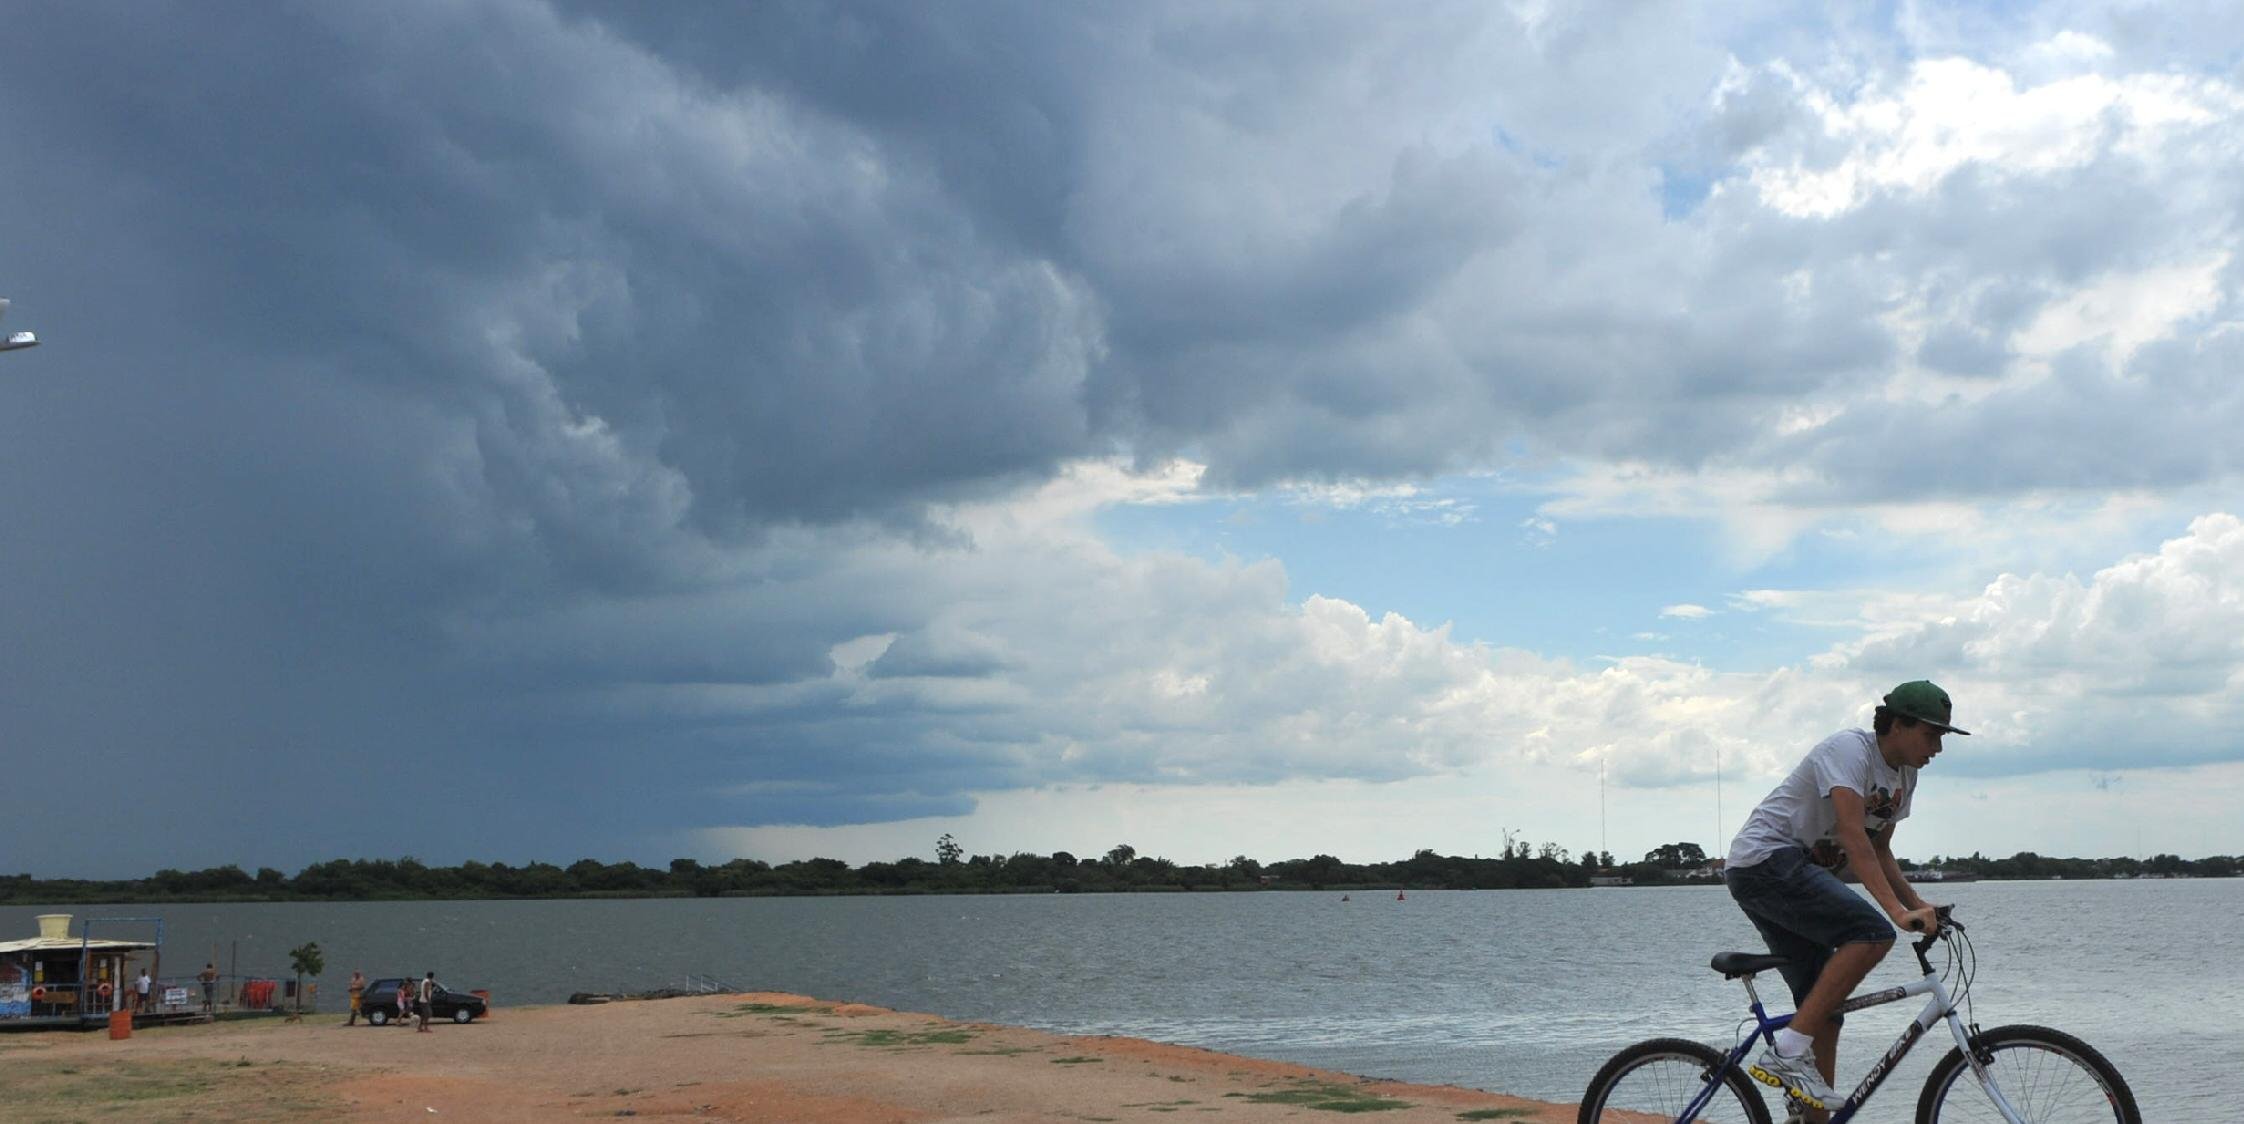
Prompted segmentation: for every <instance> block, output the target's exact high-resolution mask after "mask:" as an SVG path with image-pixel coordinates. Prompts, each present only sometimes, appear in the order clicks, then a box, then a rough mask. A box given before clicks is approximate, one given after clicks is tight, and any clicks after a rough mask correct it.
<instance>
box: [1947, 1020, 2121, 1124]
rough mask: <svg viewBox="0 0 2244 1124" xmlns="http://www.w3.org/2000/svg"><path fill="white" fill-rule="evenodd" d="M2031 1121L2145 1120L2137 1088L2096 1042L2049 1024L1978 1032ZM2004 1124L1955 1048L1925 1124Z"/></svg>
mask: <svg viewBox="0 0 2244 1124" xmlns="http://www.w3.org/2000/svg"><path fill="white" fill-rule="evenodd" d="M1971 1045H1972V1049H1973V1050H1974V1051H1976V1052H1977V1053H1978V1054H1979V1055H1980V1057H1981V1058H1982V1060H1983V1062H1984V1064H1985V1065H1986V1066H1987V1072H1988V1074H1989V1075H1990V1076H1992V1077H1993V1078H1994V1079H1995V1086H1996V1087H1997V1088H1999V1089H2001V1090H2002V1095H2003V1099H2005V1100H2007V1101H2009V1102H2010V1107H2012V1108H2015V1109H2017V1110H2018V1113H2019V1115H2020V1116H2023V1117H2025V1119H2026V1124H2142V1121H2143V1115H2142V1113H2141V1112H2140V1111H2138V1110H2137V1109H2136V1108H2135V1093H2134V1090H2132V1089H2129V1088H2128V1087H2127V1081H2126V1079H2124V1078H2122V1077H2121V1076H2120V1075H2119V1071H2118V1070H2117V1069H2114V1068H2112V1063H2110V1062H2108V1061H2105V1060H2104V1055H2102V1054H2099V1053H2097V1052H2096V1051H2095V1049H2094V1048H2093V1047H2091V1046H2089V1045H2088V1043H2086V1042H2083V1041H2081V1040H2080V1039H2078V1038H2075V1037H2073V1036H2072V1035H2070V1034H2066V1033H2064V1032H2063V1031H2056V1030H2051V1029H2049V1028H2048V1027H2043V1026H1998V1027H1996V1028H1995V1029H1993V1030H1988V1031H1981V1032H1980V1033H1978V1034H1976V1035H1973V1036H1972V1039H1971ZM1981 1121H1986V1122H1989V1124H2002V1113H2001V1111H1999V1110H1997V1109H1996V1108H1995V1103H1994V1102H1993V1101H1991V1100H1989V1099H1987V1096H1986V1094H1984V1093H1982V1092H1981V1091H1980V1089H1979V1081H1978V1079H1977V1078H1975V1077H1973V1076H1972V1073H1971V1067H1970V1066H1968V1065H1966V1064H1965V1062H1964V1056H1963V1052H1962V1051H1960V1050H1953V1049H1951V1050H1949V1051H1948V1056H1947V1057H1944V1058H1942V1059H1940V1064H1938V1065H1935V1066H1933V1067H1932V1076H1931V1077H1929V1078H1927V1079H1926V1080H1925V1091H1924V1095H1923V1096H1921V1097H1919V1098H1918V1100H1917V1124H1980V1122H1981Z"/></svg>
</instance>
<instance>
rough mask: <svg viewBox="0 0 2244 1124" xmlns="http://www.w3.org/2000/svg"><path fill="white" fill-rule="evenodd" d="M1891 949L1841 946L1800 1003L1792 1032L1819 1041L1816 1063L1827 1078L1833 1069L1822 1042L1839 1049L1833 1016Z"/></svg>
mask: <svg viewBox="0 0 2244 1124" xmlns="http://www.w3.org/2000/svg"><path fill="white" fill-rule="evenodd" d="M1892 947H1893V942H1892V941H1891V940H1885V941H1856V942H1854V943H1852V944H1843V945H1840V946H1839V947H1838V949H1837V950H1835V951H1833V952H1832V954H1831V959H1830V960H1829V961H1828V962H1826V963H1825V964H1824V965H1823V972H1822V974H1821V975H1818V976H1817V977H1816V979H1815V986H1814V987H1812V988H1810V989H1808V994H1807V996H1806V997H1805V998H1803V999H1801V1000H1800V1006H1799V1009H1798V1010H1797V1011H1796V1012H1795V1013H1794V1014H1793V1016H1792V1029H1794V1030H1797V1031H1799V1032H1800V1033H1802V1034H1805V1035H1807V1036H1808V1037H1810V1038H1813V1039H1815V1040H1816V1044H1817V1047H1818V1048H1817V1050H1816V1060H1817V1061H1818V1062H1819V1063H1822V1064H1823V1068H1824V1076H1825V1078H1827V1079H1828V1078H1829V1077H1830V1076H1831V1074H1830V1068H1831V1067H1830V1063H1828V1062H1826V1061H1824V1058H1823V1050H1822V1049H1821V1046H1822V1043H1823V1040H1824V1039H1825V1038H1826V1037H1829V1038H1830V1040H1831V1043H1832V1049H1833V1050H1836V1049H1838V1042H1839V1027H1838V1024H1837V1023H1834V1022H1832V1021H1831V1015H1832V1013H1833V1012H1835V1011H1837V1010H1838V1009H1839V1004H1841V1003H1844V1002H1846V1000H1847V996H1850V995H1853V994H1854V989H1855V988H1856V987H1859V986H1861V984H1862V981H1863V978H1864V977H1866V976H1868V975H1869V974H1870V969H1872V968H1875V967H1877V966H1878V961H1880V960H1883V959H1885V958H1886V950H1888V949H1890V948H1892ZM1826 1031H1828V1032H1829V1033H1828V1035H1826V1033H1825V1032H1826Z"/></svg>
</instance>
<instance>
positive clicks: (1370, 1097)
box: [1224, 1084, 1410, 1112]
mask: <svg viewBox="0 0 2244 1124" xmlns="http://www.w3.org/2000/svg"><path fill="white" fill-rule="evenodd" d="M1224 1096H1227V1097H1238V1098H1240V1099H1242V1100H1245V1101H1247V1102H1249V1103H1251V1104H1288V1105H1298V1106H1300V1107H1302V1108H1313V1109H1316V1110H1318V1111H1320V1112H1391V1111H1393V1110H1395V1109H1398V1108H1409V1107H1410V1102H1409V1101H1401V1100H1396V1099H1395V1098H1393V1097H1382V1096H1379V1095H1377V1094H1375V1093H1366V1092H1364V1091H1363V1090H1361V1089H1351V1088H1348V1087H1347V1086H1345V1085H1325V1084H1310V1085H1299V1086H1295V1087H1294V1088H1291V1089H1280V1090H1277V1091H1276V1092H1270V1093H1225V1094H1224Z"/></svg>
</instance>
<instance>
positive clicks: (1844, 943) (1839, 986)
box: [1723, 679, 1969, 1121]
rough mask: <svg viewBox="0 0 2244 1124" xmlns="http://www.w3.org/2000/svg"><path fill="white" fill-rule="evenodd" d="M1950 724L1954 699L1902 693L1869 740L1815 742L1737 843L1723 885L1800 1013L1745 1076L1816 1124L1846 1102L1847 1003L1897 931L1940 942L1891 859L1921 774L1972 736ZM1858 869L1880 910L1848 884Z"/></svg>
mask: <svg viewBox="0 0 2244 1124" xmlns="http://www.w3.org/2000/svg"><path fill="white" fill-rule="evenodd" d="M1952 715H1953V707H1952V705H1951V704H1950V702H1949V699H1948V692H1946V691H1943V690H1941V689H1940V688H1939V687H1938V686H1936V685H1934V684H1933V683H1931V682H1930V681H1928V680H1923V679H1919V680H1915V681H1912V682H1908V683H1903V684H1902V685H1900V686H1898V687H1895V688H1894V689H1893V690H1892V691H1891V692H1889V693H1888V694H1887V695H1886V697H1885V698H1884V699H1883V700H1881V701H1880V703H1879V705H1878V707H1877V711H1876V715H1875V718H1874V719H1873V721H1872V727H1873V729H1872V731H1871V732H1865V731H1862V730H1841V731H1840V732H1838V733H1836V734H1833V735H1831V736H1830V737H1828V738H1825V739H1823V740H1822V741H1821V742H1818V743H1817V744H1816V747H1815V748H1814V749H1812V750H1810V751H1808V755H1807V757H1806V758H1804V759H1803V760H1802V761H1801V762H1800V764H1799V765H1798V766H1797V767H1795V768H1794V769H1793V770H1792V772H1791V774H1790V775H1789V776H1787V777H1785V778H1784V781H1783V782H1782V783H1780V784H1778V785H1777V787H1776V788H1775V789H1774V790H1773V791H1771V792H1770V793H1769V795H1768V796H1766V797H1764V798H1763V799H1762V801H1761V803H1760V805H1759V806H1758V807H1756V808H1754V809H1753V814H1752V815H1750V816H1747V817H1746V820H1745V826H1744V827H1742V828H1740V829H1739V830H1738V834H1737V839H1736V840H1735V841H1733V842H1732V843H1731V844H1730V854H1729V858H1728V860H1727V861H1726V862H1725V863H1724V864H1723V865H1724V870H1723V879H1724V880H1725V881H1726V882H1728V883H1729V886H1730V896H1731V897H1732V898H1735V899H1736V900H1737V903H1738V907H1739V908H1740V909H1743V910H1744V911H1745V915H1746V917H1747V918H1748V919H1750V920H1751V921H1752V922H1753V927H1754V928H1755V929H1758V930H1760V932H1761V938H1762V939H1763V940H1765V941H1767V942H1768V945H1769V951H1770V952H1772V953H1774V954H1776V955H1778V956H1782V957H1784V958H1785V960H1786V963H1785V966H1784V967H1783V968H1782V969H1781V971H1782V972H1783V974H1784V982H1785V983H1786V984H1788V985H1790V987H1791V989H1792V1000H1793V1004H1794V1014H1793V1016H1792V1024H1791V1025H1790V1026H1787V1027H1785V1028H1784V1029H1782V1030H1779V1031H1778V1032H1777V1034H1776V1038H1775V1039H1774V1040H1773V1041H1771V1043H1770V1044H1769V1047H1768V1048H1767V1049H1766V1050H1764V1051H1762V1053H1761V1056H1760V1058H1759V1059H1757V1060H1756V1062H1755V1063H1754V1064H1753V1065H1751V1066H1749V1067H1748V1068H1747V1072H1748V1073H1751V1074H1752V1075H1753V1076H1754V1077H1755V1078H1757V1079H1759V1080H1761V1081H1762V1082H1764V1083H1766V1084H1769V1085H1775V1086H1778V1087H1781V1088H1782V1089H1784V1090H1785V1092H1786V1094H1787V1095H1788V1096H1789V1097H1790V1098H1791V1099H1792V1100H1794V1101H1796V1102H1798V1103H1799V1104H1800V1105H1801V1106H1802V1107H1804V1108H1805V1109H1807V1110H1808V1114H1809V1115H1808V1116H1807V1119H1809V1120H1813V1121H1821V1120H1823V1119H1825V1118H1826V1117H1825V1112H1826V1110H1827V1106H1830V1105H1833V1104H1836V1103H1838V1101H1839V1099H1840V1098H1839V1095H1838V1094H1837V1093H1836V1092H1834V1091H1833V1090H1832V1088H1831V1081H1832V1079H1833V1077H1834V1075H1835V1072H1836V1068H1837V1063H1838V1057H1839V1024H1840V1022H1841V1021H1842V1018H1841V1016H1840V1014H1839V1011H1838V1007H1839V1004H1840V1003H1841V1002H1843V1001H1845V1000H1846V998H1847V997H1848V996H1849V995H1850V994H1852V993H1853V992H1854V989H1855V987H1856V986H1857V985H1859V984H1860V983H1861V982H1862V979H1863V977H1864V976H1867V975H1869V974H1870V969H1871V968H1873V967H1876V966H1877V963H1878V961H1880V960H1882V959H1884V958H1885V955H1886V952H1887V951H1888V950H1889V949H1891V948H1892V947H1893V939H1894V926H1896V925H1898V926H1900V927H1901V928H1903V929H1907V930H1910V931H1912V932H1917V933H1923V934H1926V935H1928V936H1929V935H1931V934H1933V933H1935V932H1937V931H1938V930H1939V926H1940V922H1939V919H1938V915H1937V914H1936V913H1935V912H1934V910H1933V907H1931V906H1929V905H1926V904H1925V900H1924V899H1923V898H1921V897H1918V896H1917V892H1916V890H1915V889H1913V888H1911V887H1910V885H1909V883H1908V881H1907V880H1905V879H1903V878H1902V876H1901V868H1900V866H1899V865H1897V864H1896V863H1895V862H1894V860H1893V831H1894V826H1895V825H1896V824H1898V823H1900V822H1901V821H1902V820H1904V819H1907V818H1908V816H1909V809H1910V804H1911V802H1912V800H1913V798H1914V797H1915V796H1916V791H1917V770H1919V769H1922V768H1924V767H1925V766H1926V765H1928V764H1931V763H1932V759H1933V758H1935V757H1938V756H1939V755H1940V748H1941V742H1940V739H1941V737H1942V735H1945V734H1968V733H1969V731H1965V730H1959V729H1956V728H1955V727H1954V726H1952V725H1950V724H1949V719H1950V718H1951V717H1952ZM1849 866H1851V867H1852V868H1853V870H1854V873H1855V875H1856V876H1857V877H1858V878H1860V879H1861V881H1862V888H1863V889H1864V890H1866V891H1868V892H1869V894H1870V897H1871V899H1872V900H1874V901H1875V902H1877V905H1875V906H1873V905H1871V904H1870V902H1867V901H1864V900H1862V896H1861V895H1859V894H1856V893H1855V892H1854V891H1853V890H1850V889H1848V888H1847V886H1846V884H1845V883H1844V882H1841V881H1840V880H1839V871H1840V870H1842V869H1845V868H1847V867H1849ZM1880 910H1883V911H1884V912H1885V916H1884V917H1881V916H1879V911H1880ZM1889 918H1890V919H1891V922H1890V923H1889V922H1888V919H1889Z"/></svg>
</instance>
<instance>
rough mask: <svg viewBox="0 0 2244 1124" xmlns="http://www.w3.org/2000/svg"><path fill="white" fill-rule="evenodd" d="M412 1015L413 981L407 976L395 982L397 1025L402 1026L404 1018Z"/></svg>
mask: <svg viewBox="0 0 2244 1124" xmlns="http://www.w3.org/2000/svg"><path fill="white" fill-rule="evenodd" d="M412 1013H413V979H412V977H410V976H408V977H406V978H404V979H402V980H399V981H397V1025H399V1026H404V1025H405V1022H406V1017H407V1016H409V1015H411V1014H412Z"/></svg>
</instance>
